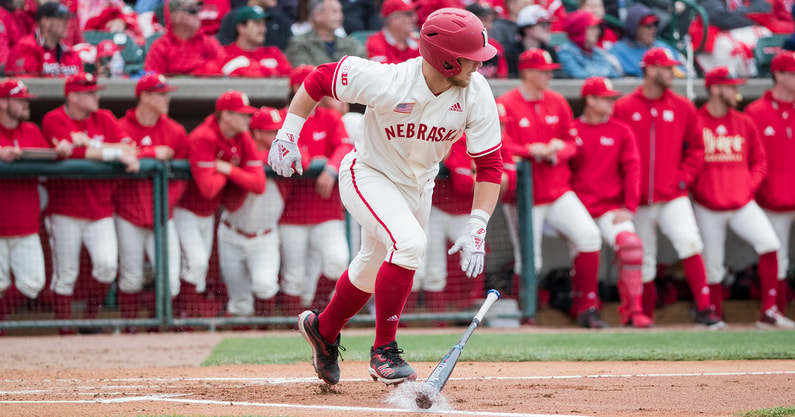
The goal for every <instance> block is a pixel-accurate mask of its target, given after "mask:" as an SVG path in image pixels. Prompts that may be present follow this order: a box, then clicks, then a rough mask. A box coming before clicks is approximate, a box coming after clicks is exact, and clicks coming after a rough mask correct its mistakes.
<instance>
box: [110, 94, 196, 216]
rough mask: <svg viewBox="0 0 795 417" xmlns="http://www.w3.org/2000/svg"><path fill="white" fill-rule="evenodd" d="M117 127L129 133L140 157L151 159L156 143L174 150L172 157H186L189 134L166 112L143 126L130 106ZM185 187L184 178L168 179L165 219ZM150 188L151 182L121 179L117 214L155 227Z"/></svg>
mask: <svg viewBox="0 0 795 417" xmlns="http://www.w3.org/2000/svg"><path fill="white" fill-rule="evenodd" d="M119 126H121V128H122V129H124V130H125V131H126V132H127V133H129V134H130V137H131V138H132V140H133V142H134V143H135V145H136V146H137V147H138V157H139V158H154V157H155V147H157V146H168V147H170V148H171V149H173V150H174V159H187V158H188V134H187V133H186V132H185V128H184V127H183V126H182V125H181V124H179V123H177V122H176V121H174V120H173V119H171V118H169V117H168V116H166V115H162V116H160V119H159V120H158V121H157V123H156V124H155V125H154V126H143V125H141V124H140V123H139V122H138V119H137V118H136V117H135V108H132V109H129V110H127V114H125V115H124V117H122V118H121V119H120V120H119ZM185 186H186V183H185V181H169V183H168V218H171V216H172V213H173V210H174V206H175V205H176V204H177V202H179V199H180V197H182V193H183V192H184V191H185ZM152 191H153V190H152V181H147V180H143V181H142V180H123V181H120V182H119V186H118V188H117V189H116V194H115V198H114V201H115V203H116V214H118V215H119V216H121V217H123V218H124V219H125V220H127V221H129V222H130V223H132V224H134V225H136V226H139V227H145V228H147V229H151V228H152V227H154V225H153V222H152V220H153V219H154V213H153V210H154V208H153V205H152V195H153V194H152Z"/></svg>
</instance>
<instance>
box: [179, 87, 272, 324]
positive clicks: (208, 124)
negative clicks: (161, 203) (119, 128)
mask: <svg viewBox="0 0 795 417" xmlns="http://www.w3.org/2000/svg"><path fill="white" fill-rule="evenodd" d="M256 111H257V109H256V108H255V107H251V106H250V105H249V101H248V96H247V95H246V94H245V93H241V92H240V91H235V90H229V91H227V92H225V93H223V94H221V96H220V97H218V99H217V100H216V101H215V112H214V113H213V114H211V115H210V116H207V118H206V119H204V122H202V124H200V125H199V126H198V127H196V129H194V130H193V131H192V132H191V133H190V135H189V136H188V142H189V150H188V153H189V156H190V170H191V174H193V181H189V182H188V185H187V188H186V190H185V193H184V194H183V195H182V198H181V199H180V201H179V204H178V205H177V208H176V209H174V225H175V226H176V229H177V236H179V244H180V248H181V250H182V270H181V272H180V278H181V280H182V282H181V283H180V292H179V295H178V296H177V298H176V299H175V304H176V305H175V307H176V309H177V313H178V314H179V315H180V316H196V315H209V316H214V315H215V314H216V313H217V309H216V307H215V305H214V304H213V303H212V302H211V300H208V299H207V298H206V297H205V296H204V292H205V289H206V286H207V269H208V268H209V261H210V254H211V252H212V248H213V238H214V231H215V212H216V211H218V208H219V207H220V206H221V204H222V203H223V205H224V206H225V207H227V208H230V207H231V208H238V207H239V206H240V204H241V203H242V202H243V201H244V200H245V198H246V195H247V194H248V193H257V194H262V193H263V192H264V191H265V171H264V170H263V163H262V160H261V159H260V158H259V157H258V156H257V151H256V148H255V145H254V140H253V139H251V134H250V133H249V123H251V115H252V114H254V113H255V112H256ZM205 307H208V308H209V311H207V310H206V308H205Z"/></svg>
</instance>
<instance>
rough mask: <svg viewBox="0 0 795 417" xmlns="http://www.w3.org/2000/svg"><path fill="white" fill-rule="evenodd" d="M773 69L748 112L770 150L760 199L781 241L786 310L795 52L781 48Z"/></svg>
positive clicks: (794, 200)
mask: <svg viewBox="0 0 795 417" xmlns="http://www.w3.org/2000/svg"><path fill="white" fill-rule="evenodd" d="M770 72H771V74H772V75H773V88H771V89H770V90H768V91H766V92H765V94H764V95H763V96H762V97H760V98H759V99H757V100H756V101H754V102H753V103H751V104H749V105H748V106H747V107H746V108H745V112H746V113H747V114H748V115H749V116H751V120H752V121H753V122H754V123H755V124H756V127H757V129H758V130H759V136H760V138H761V141H762V144H763V145H764V147H765V150H766V154H767V177H765V179H764V180H762V184H761V185H760V186H759V189H758V190H757V192H756V202H757V203H759V206H760V207H762V209H763V210H764V211H765V214H766V215H767V217H768V219H769V220H770V223H772V224H773V229H774V230H775V231H776V235H777V236H778V239H779V242H780V243H781V249H780V250H779V251H778V279H779V281H778V292H777V300H776V304H777V306H778V309H779V311H780V312H781V313H782V314H783V313H784V311H785V307H786V306H787V292H788V283H787V278H789V267H790V261H789V247H790V246H789V241H790V232H791V229H792V223H793V222H795V187H792V184H793V183H795V164H793V163H792V161H791V159H792V158H791V157H790V156H791V155H795V141H793V138H795V132H794V131H795V126H793V123H792V120H793V118H794V117H795V52H792V51H781V52H780V53H779V54H778V55H776V56H775V57H774V58H773V61H772V62H771V63H770ZM789 291H791V290H789Z"/></svg>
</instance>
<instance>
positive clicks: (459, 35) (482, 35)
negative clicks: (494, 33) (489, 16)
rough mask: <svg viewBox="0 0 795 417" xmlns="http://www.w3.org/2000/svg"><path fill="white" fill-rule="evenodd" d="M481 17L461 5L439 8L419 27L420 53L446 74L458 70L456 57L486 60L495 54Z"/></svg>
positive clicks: (448, 74)
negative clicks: (461, 7)
mask: <svg viewBox="0 0 795 417" xmlns="http://www.w3.org/2000/svg"><path fill="white" fill-rule="evenodd" d="M488 40H489V38H488V35H486V28H484V27H483V23H481V21H480V19H479V18H478V17H477V16H475V15H474V14H472V13H471V12H468V11H466V10H464V9H455V8H445V9H439V10H437V11H435V12H433V13H431V15H430V16H428V19H427V20H425V23H424V24H423V25H422V30H420V55H422V58H423V59H424V60H426V61H428V63H429V64H431V66H433V67H434V68H435V69H436V70H437V71H439V72H440V73H442V75H444V76H445V77H453V76H455V75H456V74H458V73H459V72H461V64H460V63H459V62H458V58H466V59H471V60H473V61H480V62H483V61H488V60H489V59H491V58H493V57H494V55H496V54H497V49H495V48H494V47H493V46H491V45H489V42H488Z"/></svg>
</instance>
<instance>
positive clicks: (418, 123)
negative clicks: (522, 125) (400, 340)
mask: <svg viewBox="0 0 795 417" xmlns="http://www.w3.org/2000/svg"><path fill="white" fill-rule="evenodd" d="M420 52H421V55H422V57H420V58H415V59H411V60H408V61H406V62H402V63H400V64H397V65H385V64H380V63H377V62H373V61H367V60H364V59H360V58H356V57H344V58H343V59H341V60H340V61H339V62H335V63H330V64H324V65H321V66H319V67H318V68H317V69H316V70H315V71H314V72H312V73H311V74H310V75H309V76H308V77H307V79H306V80H305V81H304V85H303V87H302V88H301V89H300V90H299V91H298V93H297V94H296V96H295V98H293V100H292V102H291V103H290V108H289V112H288V114H287V116H286V118H285V121H284V125H283V126H282V129H281V130H279V132H278V133H277V135H276V141H275V142H274V145H273V147H272V148H271V152H270V154H269V157H268V161H269V163H270V165H271V167H272V168H273V170H274V171H275V172H277V173H278V174H279V175H283V176H287V177H289V176H291V175H292V174H293V172H294V169H293V164H295V165H296V166H295V170H296V171H297V172H298V173H299V174H301V173H302V169H301V167H300V159H301V157H300V154H299V151H298V146H297V144H296V142H297V140H298V132H300V131H301V128H302V126H303V123H304V120H305V118H306V117H307V116H308V115H309V114H310V113H311V111H312V110H313V109H314V108H315V106H316V105H317V103H318V102H319V101H320V99H321V98H322V97H323V96H326V95H330V96H332V97H334V98H337V99H339V100H341V101H345V102H350V103H361V104H363V105H365V106H366V108H367V109H366V111H365V114H364V120H363V122H362V125H363V126H362V129H363V130H362V132H363V135H362V137H361V140H357V141H356V142H355V143H354V147H355V149H354V151H352V152H351V153H349V154H348V155H347V156H346V157H345V159H344V160H343V162H342V165H341V167H340V171H339V173H340V175H339V187H340V194H341V196H342V201H343V203H344V204H345V207H346V208H347V209H348V211H349V212H350V213H351V215H352V216H353V217H354V218H355V219H356V220H357V221H358V222H359V224H361V225H362V247H361V249H360V250H359V253H358V254H357V255H356V258H355V259H354V260H353V262H352V263H351V264H350V266H349V268H348V270H347V271H345V273H343V274H342V276H341V277H340V278H339V280H338V281H337V285H336V291H335V293H334V296H333V297H332V299H331V301H330V302H329V305H328V306H327V307H326V309H325V310H324V311H323V313H321V314H320V315H316V314H315V313H313V312H311V311H305V312H303V313H302V314H301V316H300V318H299V330H300V331H301V333H302V335H303V336H304V338H305V339H306V340H307V342H309V344H310V345H311V346H312V350H313V366H314V367H315V371H316V372H317V375H318V377H320V378H321V379H323V380H324V381H325V382H326V383H328V384H336V383H337V382H339V365H338V364H337V356H338V349H339V348H340V345H339V341H340V336H339V333H340V330H341V329H342V328H343V326H345V324H346V323H347V322H348V320H349V319H350V318H351V317H353V316H354V315H355V314H356V313H357V312H359V310H360V309H361V308H362V307H364V305H365V304H366V303H367V300H368V299H369V298H370V295H371V294H373V293H374V294H375V310H376V312H375V315H376V324H375V332H376V336H375V342H374V346H373V348H371V359H370V375H371V376H372V377H373V378H374V379H378V380H381V381H382V382H384V383H386V384H395V383H400V382H403V381H405V380H407V379H408V380H413V379H416V377H417V373H416V372H415V371H414V369H413V368H412V367H411V366H410V365H409V364H408V363H406V362H405V361H404V360H403V359H402V358H401V356H400V354H401V353H402V352H403V351H402V350H401V349H399V348H398V346H397V342H396V341H395V336H396V333H397V327H398V322H399V320H400V314H401V312H402V311H403V306H404V304H405V302H406V299H407V298H408V296H409V293H410V291H411V286H412V281H413V278H414V273H415V271H416V269H417V268H418V267H419V265H420V262H421V260H422V258H423V256H424V254H425V247H426V238H425V231H424V228H425V224H426V222H427V220H428V213H429V211H430V208H431V194H432V192H433V185H434V178H435V177H436V174H437V172H438V170H439V161H441V159H442V157H443V156H444V155H445V154H446V153H447V152H448V151H449V150H450V147H451V146H452V144H453V142H455V141H456V140H458V138H460V137H461V135H462V134H463V133H466V135H467V151H468V152H469V154H470V155H471V156H472V157H473V158H474V160H475V164H476V166H477V172H478V177H477V184H476V185H475V195H474V198H473V204H472V215H471V217H470V220H469V222H468V224H467V228H466V230H464V231H462V232H463V235H462V236H461V237H460V238H459V239H458V240H457V241H456V243H455V245H454V246H453V247H452V248H451V249H450V253H455V252H458V251H461V252H462V254H461V266H462V269H464V270H465V271H466V272H467V275H468V276H470V277H474V276H477V275H479V274H480V273H482V272H483V262H484V255H485V253H484V239H485V235H486V224H487V222H488V220H489V217H490V216H491V213H492V211H493V210H494V206H495V205H496V202H497V198H498V195H499V190H500V180H501V176H502V157H501V154H500V152H499V148H500V146H501V142H500V126H499V122H498V115H497V107H496V105H495V103H494V95H493V94H492V92H491V88H490V87H489V85H488V83H487V82H486V79H485V78H483V76H481V75H480V74H478V73H477V69H478V68H479V67H480V66H481V65H482V62H483V61H487V60H488V59H490V58H492V57H493V56H494V55H495V54H496V50H495V49H494V47H492V46H490V45H489V44H488V39H487V35H486V30H485V28H484V27H483V24H482V23H481V22H480V19H478V18H477V17H476V16H475V15H473V14H472V13H469V12H467V11H465V10H462V9H452V8H449V9H440V10H437V11H436V12H434V13H432V14H431V15H430V16H429V17H428V19H427V20H426V22H425V24H424V25H423V27H422V30H421V34H420ZM330 341H332V342H330Z"/></svg>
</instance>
